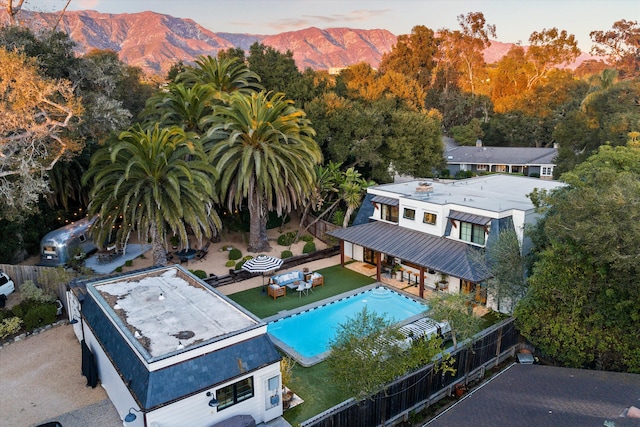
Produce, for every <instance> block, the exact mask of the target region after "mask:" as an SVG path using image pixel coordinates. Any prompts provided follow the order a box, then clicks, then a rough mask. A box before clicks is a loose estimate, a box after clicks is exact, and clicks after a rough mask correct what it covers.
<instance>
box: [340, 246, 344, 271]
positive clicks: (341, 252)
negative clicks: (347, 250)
mask: <svg viewBox="0 0 640 427" xmlns="http://www.w3.org/2000/svg"><path fill="white" fill-rule="evenodd" d="M340 267H343V268H344V240H340Z"/></svg>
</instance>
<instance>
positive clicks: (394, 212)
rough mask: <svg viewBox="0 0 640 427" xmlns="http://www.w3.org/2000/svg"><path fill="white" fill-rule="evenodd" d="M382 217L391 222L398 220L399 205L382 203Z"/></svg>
mask: <svg viewBox="0 0 640 427" xmlns="http://www.w3.org/2000/svg"><path fill="white" fill-rule="evenodd" d="M380 209H381V215H382V219H384V220H385V221H389V222H398V210H399V209H398V207H397V206H391V205H385V204H382V205H381V206H380Z"/></svg>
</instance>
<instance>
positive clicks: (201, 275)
mask: <svg viewBox="0 0 640 427" xmlns="http://www.w3.org/2000/svg"><path fill="white" fill-rule="evenodd" d="M189 271H190V272H191V274H193V275H194V276H196V277H197V278H198V279H203V280H204V279H206V278H207V272H206V271H204V270H189Z"/></svg>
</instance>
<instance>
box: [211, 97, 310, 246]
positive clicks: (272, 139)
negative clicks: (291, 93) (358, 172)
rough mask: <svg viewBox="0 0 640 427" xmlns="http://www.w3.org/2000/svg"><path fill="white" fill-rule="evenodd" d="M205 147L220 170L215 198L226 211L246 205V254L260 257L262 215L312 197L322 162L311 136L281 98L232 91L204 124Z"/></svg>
mask: <svg viewBox="0 0 640 427" xmlns="http://www.w3.org/2000/svg"><path fill="white" fill-rule="evenodd" d="M207 120H208V121H209V122H210V124H211V128H210V129H209V131H208V132H207V135H206V136H205V138H204V139H207V137H208V138H209V139H210V142H206V144H207V147H209V148H208V152H209V156H210V158H211V159H212V163H213V165H215V166H216V168H217V169H218V170H219V171H220V181H219V185H220V189H219V190H220V194H221V198H225V199H226V201H227V204H228V206H229V209H233V208H235V207H238V206H240V205H241V204H242V202H243V201H245V200H246V201H247V204H248V207H249V214H250V225H249V247H248V250H249V251H250V252H265V251H269V250H270V249H271V247H270V246H269V242H268V241H267V228H266V225H267V214H268V212H269V211H270V210H275V211H276V212H277V213H278V214H279V215H282V214H284V213H288V212H291V210H293V209H295V208H297V207H298V206H299V205H303V204H304V203H305V202H306V201H307V199H308V198H309V197H311V195H312V193H313V189H314V182H315V168H314V166H315V165H316V164H319V163H320V162H321V161H322V154H321V151H320V147H319V146H318V144H317V143H316V142H315V140H314V139H313V137H314V135H315V131H314V130H313V129H312V128H311V124H310V122H309V120H308V119H307V118H306V115H305V114H304V112H303V111H301V110H299V109H297V108H295V107H294V106H293V101H290V100H285V99H284V94H282V93H275V94H272V93H265V92H260V93H255V92H254V93H251V94H250V95H246V94H244V93H242V92H239V91H236V92H233V93H231V94H230V95H229V96H228V98H227V103H226V105H221V106H216V107H215V108H214V115H213V116H211V117H210V118H209V119H207Z"/></svg>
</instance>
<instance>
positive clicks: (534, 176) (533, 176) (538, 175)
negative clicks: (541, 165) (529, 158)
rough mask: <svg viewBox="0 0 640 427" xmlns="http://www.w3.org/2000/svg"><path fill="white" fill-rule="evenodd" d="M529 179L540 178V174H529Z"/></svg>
mask: <svg viewBox="0 0 640 427" xmlns="http://www.w3.org/2000/svg"><path fill="white" fill-rule="evenodd" d="M529 177H530V178H540V174H539V173H536V172H534V173H530V174H529Z"/></svg>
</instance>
